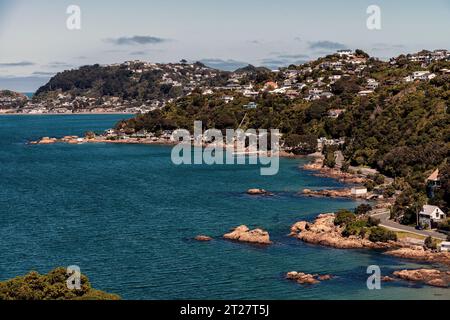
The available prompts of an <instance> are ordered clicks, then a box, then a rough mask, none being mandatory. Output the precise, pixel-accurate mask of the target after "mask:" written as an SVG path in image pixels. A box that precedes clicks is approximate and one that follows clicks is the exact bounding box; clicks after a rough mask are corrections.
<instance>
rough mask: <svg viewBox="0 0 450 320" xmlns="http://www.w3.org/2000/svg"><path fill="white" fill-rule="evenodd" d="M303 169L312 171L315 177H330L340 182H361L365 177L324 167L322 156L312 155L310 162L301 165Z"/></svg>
mask: <svg viewBox="0 0 450 320" xmlns="http://www.w3.org/2000/svg"><path fill="white" fill-rule="evenodd" d="M303 169H304V170H307V171H314V172H315V174H314V175H315V176H316V177H325V178H332V179H336V180H338V181H339V182H342V183H348V184H362V183H364V182H365V181H366V179H365V177H362V176H361V175H358V174H353V173H349V172H342V171H341V170H339V169H334V168H327V167H325V166H324V159H323V156H320V157H318V156H314V159H313V161H312V162H310V163H307V164H305V165H303Z"/></svg>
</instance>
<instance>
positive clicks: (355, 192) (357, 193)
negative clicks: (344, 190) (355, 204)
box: [351, 187, 367, 198]
mask: <svg viewBox="0 0 450 320" xmlns="http://www.w3.org/2000/svg"><path fill="white" fill-rule="evenodd" d="M351 192H352V197H357V198H359V197H365V196H367V188H366V187H354V188H352V190H351Z"/></svg>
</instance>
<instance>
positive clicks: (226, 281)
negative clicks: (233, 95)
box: [0, 115, 449, 300]
mask: <svg viewBox="0 0 450 320" xmlns="http://www.w3.org/2000/svg"><path fill="white" fill-rule="evenodd" d="M124 117H126V116H120V115H80V116H0V165H1V167H0V280H5V279H8V278H12V277H15V276H17V275H23V274H25V273H27V272H29V271H30V270H37V271H39V272H42V273H44V272H48V271H49V270H51V269H53V268H55V267H57V266H65V267H66V266H68V265H79V266H80V267H81V270H82V272H83V273H85V274H86V275H88V276H89V278H90V280H91V282H92V284H93V286H94V287H95V288H98V289H102V290H106V291H108V292H112V293H117V294H120V295H121V296H122V297H123V298H125V299H296V300H297V299H443V298H447V299H448V298H449V291H448V290H445V289H435V288H430V287H418V286H412V285H410V286H408V284H405V283H389V284H383V289H382V290H378V291H369V290H368V289H367V287H366V279H367V275H366V268H367V266H369V265H379V266H380V267H381V269H382V272H383V274H385V275H389V274H390V273H391V272H392V271H393V270H397V269H401V268H415V267H419V266H421V265H418V264H414V263H411V262H409V261H402V260H398V259H393V258H391V257H388V256H385V255H383V254H380V253H377V252H369V251H358V250H357V251H351V250H350V251H347V250H335V249H330V248H323V247H318V246H312V245H307V244H304V243H301V242H299V241H297V240H295V239H290V238H288V237H287V236H286V235H287V234H288V233H289V229H290V226H291V225H292V224H293V223H295V222H297V221H299V220H301V219H313V218H314V217H315V216H316V215H317V214H320V213H323V212H330V211H333V210H337V209H340V208H354V207H355V206H357V203H355V202H352V201H350V200H336V199H314V198H305V197H302V196H299V195H297V194H296V193H297V191H299V190H301V189H303V188H328V187H339V186H341V185H340V184H339V183H337V182H336V181H334V180H331V179H324V178H318V177H314V176H312V175H311V174H310V173H307V172H303V171H301V170H300V169H299V164H300V163H302V162H303V161H304V160H290V159H289V160H288V159H282V160H281V169H280V173H279V174H278V175H277V176H274V177H262V176H260V175H259V168H258V167H256V166H215V167H209V166H192V167H187V166H182V167H176V166H174V165H173V164H172V163H171V161H170V151H171V149H170V148H168V147H162V146H161V147H160V146H139V145H106V144H105V145H89V144H86V145H63V144H58V145H48V146H31V145H27V144H26V142H27V141H29V140H35V139H38V138H40V137H43V136H64V135H82V134H83V133H84V132H85V131H88V130H104V129H107V128H109V127H112V126H113V125H114V123H115V122H116V121H117V120H120V119H122V118H124ZM254 187H257V188H264V189H267V190H270V191H273V192H275V193H276V196H274V197H271V198H252V197H249V196H247V195H245V191H246V190H247V189H249V188H254ZM241 224H247V225H249V226H250V227H262V228H264V229H266V230H268V231H269V232H270V234H271V237H272V239H273V241H274V242H275V243H274V245H272V246H269V247H258V246H251V245H246V244H238V243H232V242H227V241H223V240H221V239H220V237H221V235H223V234H224V233H226V232H227V231H228V230H229V229H230V228H232V227H234V226H237V225H241ZM198 234H207V235H211V236H214V237H216V240H214V241H213V242H210V243H199V242H195V241H192V240H191V239H192V238H193V237H195V236H196V235H198ZM294 270H295V271H303V272H308V273H326V274H333V275H336V276H337V278H336V279H334V280H331V281H329V282H323V283H321V284H319V285H315V286H309V287H303V286H300V285H296V284H295V283H291V282H289V281H286V280H285V279H283V274H284V273H285V272H288V271H294Z"/></svg>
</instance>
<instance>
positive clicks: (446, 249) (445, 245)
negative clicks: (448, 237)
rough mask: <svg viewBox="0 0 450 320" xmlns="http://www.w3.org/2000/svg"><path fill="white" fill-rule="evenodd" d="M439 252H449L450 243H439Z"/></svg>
mask: <svg viewBox="0 0 450 320" xmlns="http://www.w3.org/2000/svg"><path fill="white" fill-rule="evenodd" d="M439 250H440V251H441V252H450V242H449V241H444V242H441V245H440V246H439Z"/></svg>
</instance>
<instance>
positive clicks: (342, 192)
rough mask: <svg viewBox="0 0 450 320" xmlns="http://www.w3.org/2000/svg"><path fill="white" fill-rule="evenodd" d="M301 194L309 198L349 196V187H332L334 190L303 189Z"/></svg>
mask: <svg viewBox="0 0 450 320" xmlns="http://www.w3.org/2000/svg"><path fill="white" fill-rule="evenodd" d="M302 194H303V195H305V196H307V197H311V198H321V197H325V198H351V197H352V192H351V190H350V189H334V190H310V189H304V190H303V191H302Z"/></svg>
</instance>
